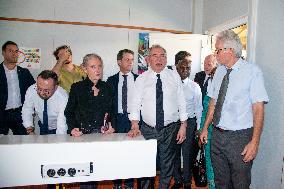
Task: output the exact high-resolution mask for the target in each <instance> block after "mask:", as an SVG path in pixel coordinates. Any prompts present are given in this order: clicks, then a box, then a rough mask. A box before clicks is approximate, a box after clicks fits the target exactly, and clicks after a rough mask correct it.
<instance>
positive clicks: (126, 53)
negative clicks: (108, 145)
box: [107, 49, 138, 189]
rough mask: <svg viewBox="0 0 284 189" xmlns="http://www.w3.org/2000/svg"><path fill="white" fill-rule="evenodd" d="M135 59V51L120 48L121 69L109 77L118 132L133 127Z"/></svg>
mask: <svg viewBox="0 0 284 189" xmlns="http://www.w3.org/2000/svg"><path fill="white" fill-rule="evenodd" d="M133 60H134V52H133V51H131V50H129V49H123V50H120V51H119V52H118V54H117V64H118V66H119V70H120V71H119V72H118V73H117V74H115V75H113V76H111V77H109V78H108V79H107V83H108V84H109V85H110V86H111V87H112V91H113V96H114V104H115V107H114V112H115V115H116V132H117V133H127V132H128V131H129V130H130V129H131V123H130V121H129V119H128V112H129V110H128V102H129V99H130V98H131V95H132V94H133V91H132V89H133V85H134V81H135V80H136V78H137V77H138V75H136V74H134V73H133V72H131V70H132V67H133ZM124 185H125V188H133V179H127V180H125V182H124ZM114 188H115V189H118V188H122V180H116V181H114Z"/></svg>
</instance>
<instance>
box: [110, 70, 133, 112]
mask: <svg viewBox="0 0 284 189" xmlns="http://www.w3.org/2000/svg"><path fill="white" fill-rule="evenodd" d="M131 73H132V74H133V76H134V80H136V78H137V77H138V75H137V74H134V73H133V72H131ZM118 82H119V73H117V74H115V75H113V76H110V77H109V78H108V79H107V83H108V84H109V85H110V86H111V88H112V92H113V96H114V106H115V107H114V114H115V115H116V114H117V113H118Z"/></svg>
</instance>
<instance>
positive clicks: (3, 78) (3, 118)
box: [0, 41, 35, 135]
mask: <svg viewBox="0 0 284 189" xmlns="http://www.w3.org/2000/svg"><path fill="white" fill-rule="evenodd" d="M2 55H3V57H4V61H3V62H2V63H1V64H0V134H5V135H7V134H8V132H9V129H11V130H12V131H13V134H14V135H25V134H27V132H26V129H25V127H24V126H23V125H22V122H23V121H22V115H21V111H22V105H23V103H24V101H25V94H26V90H27V89H28V88H29V87H30V86H31V85H32V84H34V83H35V80H34V78H33V76H32V75H31V73H30V72H29V70H28V69H26V68H21V67H19V66H17V61H18V55H19V48H18V45H17V44H16V43H15V42H12V41H7V42H6V43H4V44H3V46H2Z"/></svg>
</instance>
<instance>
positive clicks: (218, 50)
mask: <svg viewBox="0 0 284 189" xmlns="http://www.w3.org/2000/svg"><path fill="white" fill-rule="evenodd" d="M227 49H231V48H223V49H215V51H214V53H215V54H219V53H220V52H221V51H223V50H227Z"/></svg>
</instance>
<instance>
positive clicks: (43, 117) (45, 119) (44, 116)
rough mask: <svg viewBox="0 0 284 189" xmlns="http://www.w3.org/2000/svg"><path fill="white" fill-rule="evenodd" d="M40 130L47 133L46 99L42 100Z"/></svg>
mask: <svg viewBox="0 0 284 189" xmlns="http://www.w3.org/2000/svg"><path fill="white" fill-rule="evenodd" d="M42 127H43V128H42V129H43V130H44V131H46V132H47V131H48V115H47V99H44V107H43V116H42Z"/></svg>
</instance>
